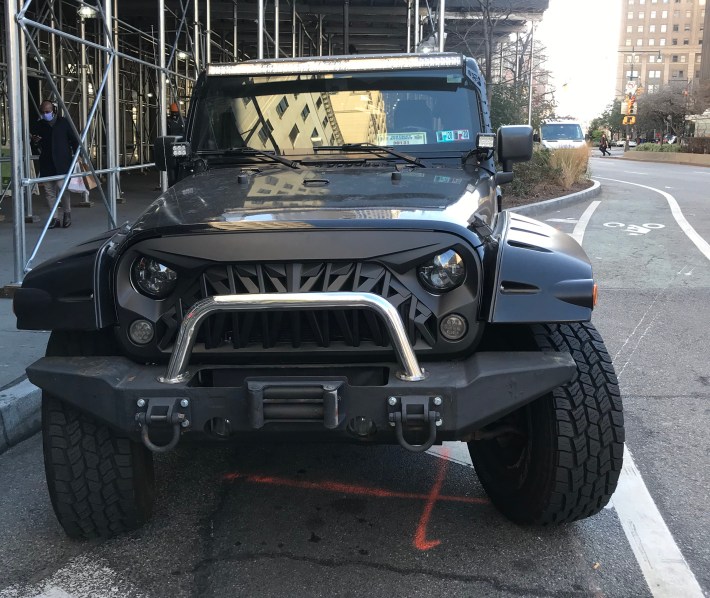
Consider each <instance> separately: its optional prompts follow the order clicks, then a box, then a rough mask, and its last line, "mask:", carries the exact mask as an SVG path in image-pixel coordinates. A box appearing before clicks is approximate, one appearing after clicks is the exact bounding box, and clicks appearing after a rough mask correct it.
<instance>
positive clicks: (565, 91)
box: [535, 0, 621, 122]
mask: <svg viewBox="0 0 710 598" xmlns="http://www.w3.org/2000/svg"><path fill="white" fill-rule="evenodd" d="M620 25H621V0H550V7H549V9H548V10H546V11H545V13H544V15H543V18H542V21H541V22H540V24H539V25H538V27H537V29H536V33H535V34H536V36H537V39H539V40H540V41H541V42H542V43H543V44H545V46H547V56H548V60H547V64H546V65H545V66H546V68H547V69H548V70H549V71H550V72H551V74H552V77H553V80H552V85H554V86H555V88H556V92H555V100H556V101H557V114H558V115H560V116H573V117H575V118H577V119H579V120H582V121H585V122H588V121H590V120H592V119H593V118H594V117H596V116H598V115H599V114H601V113H602V112H603V111H604V109H605V108H606V107H607V106H608V105H609V103H610V102H611V101H612V100H613V99H614V97H615V95H616V89H615V88H616V65H617V60H618V47H619V27H620ZM563 86H564V87H563Z"/></svg>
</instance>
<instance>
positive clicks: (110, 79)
mask: <svg viewBox="0 0 710 598" xmlns="http://www.w3.org/2000/svg"><path fill="white" fill-rule="evenodd" d="M104 17H105V27H106V29H105V42H106V47H107V48H108V49H109V51H108V52H107V53H106V75H107V78H106V92H105V93H106V95H105V99H106V112H105V116H106V166H107V167H108V169H109V172H108V176H107V180H108V185H107V186H108V189H107V190H108V206H109V226H110V223H111V221H113V222H116V199H117V195H118V192H117V191H118V180H117V178H118V173H117V172H116V168H117V167H118V159H117V158H118V156H117V152H116V141H115V140H116V79H115V77H114V70H113V69H115V68H116V60H115V52H116V48H114V46H113V41H114V40H113V26H114V24H113V0H105V2H104ZM112 58H113V60H112Z"/></svg>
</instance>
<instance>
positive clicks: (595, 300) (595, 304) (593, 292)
mask: <svg viewBox="0 0 710 598" xmlns="http://www.w3.org/2000/svg"><path fill="white" fill-rule="evenodd" d="M597 294H598V287H597V283H596V282H595V283H594V290H593V291H592V306H593V307H596V306H597Z"/></svg>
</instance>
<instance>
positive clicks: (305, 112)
mask: <svg viewBox="0 0 710 598" xmlns="http://www.w3.org/2000/svg"><path fill="white" fill-rule="evenodd" d="M310 113H311V109H310V108H309V107H308V104H306V105H305V106H304V107H303V110H301V118H302V119H303V120H304V121H305V120H306V119H307V118H308V115H309V114H310Z"/></svg>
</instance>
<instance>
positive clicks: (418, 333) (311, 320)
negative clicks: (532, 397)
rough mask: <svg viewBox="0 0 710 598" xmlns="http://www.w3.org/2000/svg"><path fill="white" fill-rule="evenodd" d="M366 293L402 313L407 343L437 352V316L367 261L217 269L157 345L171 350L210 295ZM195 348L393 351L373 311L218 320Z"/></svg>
mask: <svg viewBox="0 0 710 598" xmlns="http://www.w3.org/2000/svg"><path fill="white" fill-rule="evenodd" d="M324 291H331V292H334V291H342V292H354V291H356V292H367V293H374V294H376V295H379V296H381V297H384V298H386V299H387V300H388V301H389V302H390V303H391V304H392V305H394V306H395V307H396V308H397V310H398V311H399V314H400V317H401V318H402V322H403V323H404V325H405V328H406V329H407V334H408V336H409V340H410V342H411V343H412V344H413V345H415V344H417V343H418V342H419V343H421V342H423V343H424V344H425V345H428V346H430V347H431V346H433V345H434V344H435V342H436V318H435V317H434V316H433V314H432V312H431V311H430V310H429V309H428V308H427V307H426V306H425V305H423V304H422V303H421V302H420V301H419V300H418V299H417V298H416V297H415V296H414V295H413V294H412V293H411V292H410V291H409V290H408V289H407V288H406V287H405V286H404V285H403V284H402V283H401V282H399V280H398V279H397V278H395V277H393V276H392V274H391V273H390V272H389V271H388V270H387V269H386V268H384V267H383V266H381V265H379V264H373V263H367V262H318V263H310V262H309V263H296V262H289V263H265V264H230V265H219V266H212V267H210V268H208V269H207V270H205V271H204V272H203V273H202V274H201V275H200V277H199V279H197V280H196V281H195V282H194V283H193V284H192V285H191V286H190V287H189V289H188V290H187V291H185V292H184V293H183V294H182V295H181V296H180V297H179V298H178V299H176V301H175V303H174V304H173V305H172V306H171V307H170V308H169V309H168V310H167V311H166V312H165V313H164V314H163V316H162V317H161V319H160V323H161V326H160V327H161V329H162V330H161V331H160V332H161V334H160V341H159V346H160V348H161V349H163V350H166V349H168V348H169V347H170V346H171V345H172V343H173V341H174V339H175V336H176V333H177V329H178V327H179V325H180V322H182V318H183V317H184V315H185V313H187V311H188V310H189V309H190V308H191V307H192V306H193V305H194V304H195V303H197V302H198V301H200V300H201V299H204V298H205V297H210V296H213V295H229V294H257V293H312V292H324ZM197 343H198V344H199V343H204V348H205V349H222V350H224V349H227V348H230V347H231V348H232V349H248V348H254V349H256V348H259V347H261V348H262V349H274V348H276V349H279V348H283V349H284V350H288V349H299V348H307V347H308V346H315V347H333V348H341V347H360V346H362V345H363V344H366V345H368V346H373V345H374V346H376V347H387V346H389V336H388V334H387V329H386V328H385V326H384V324H383V323H382V322H381V321H380V320H379V318H378V317H377V316H376V315H375V314H374V313H372V312H370V311H368V310H358V309H352V310H335V309H333V310H324V311H292V312H261V313H259V312H242V313H230V314H224V313H222V314H215V315H214V316H212V317H210V318H208V320H207V321H206V322H205V323H204V324H203V325H202V327H201V329H200V333H199V335H198V339H197Z"/></svg>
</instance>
